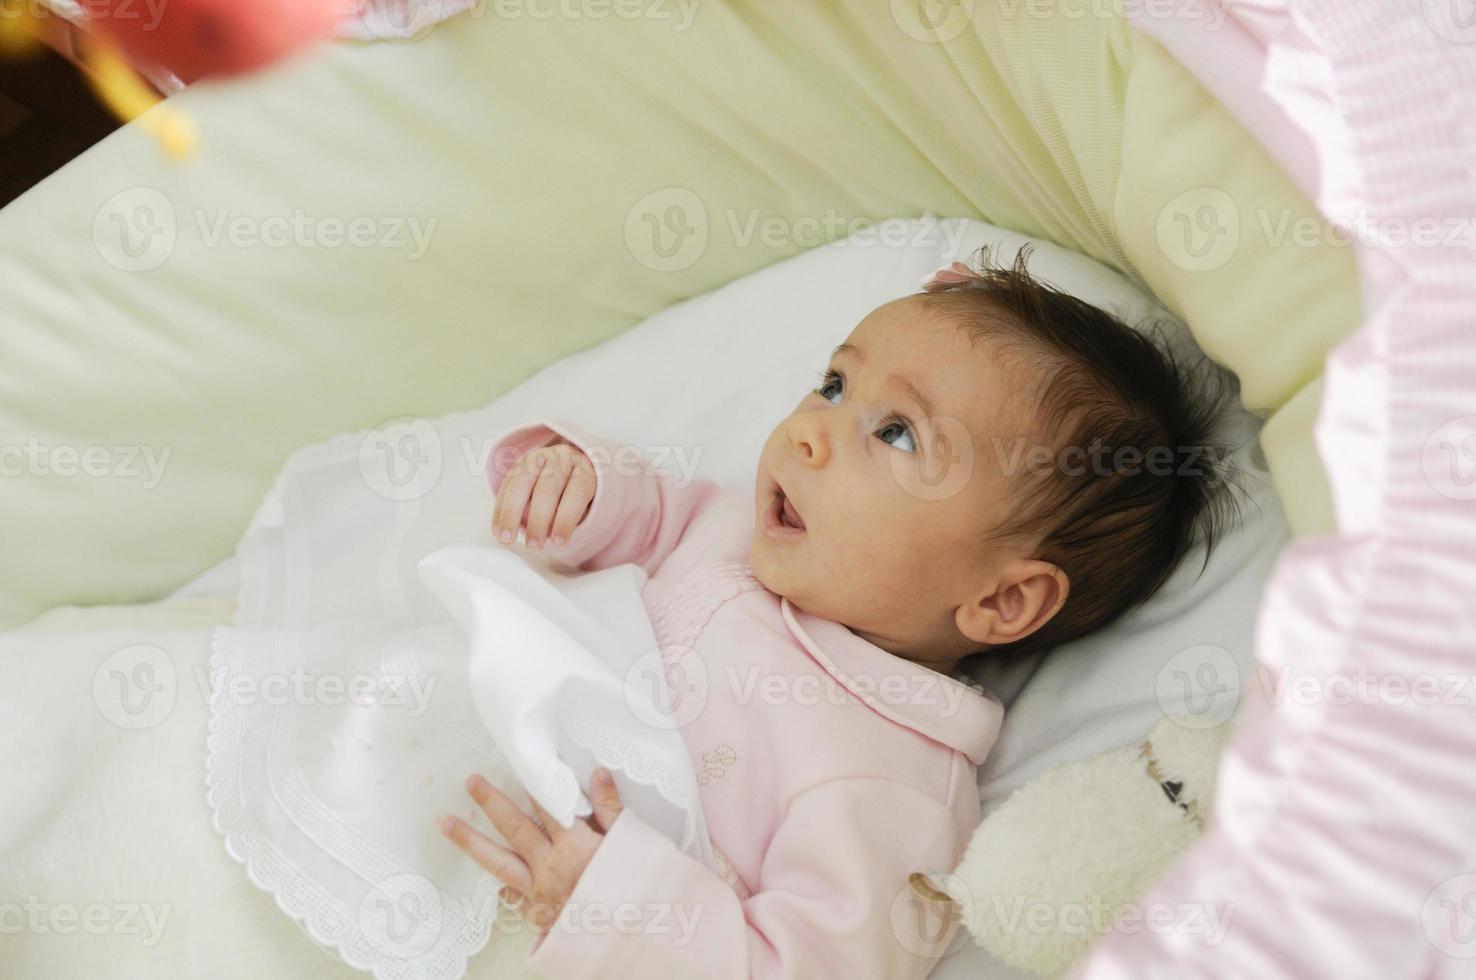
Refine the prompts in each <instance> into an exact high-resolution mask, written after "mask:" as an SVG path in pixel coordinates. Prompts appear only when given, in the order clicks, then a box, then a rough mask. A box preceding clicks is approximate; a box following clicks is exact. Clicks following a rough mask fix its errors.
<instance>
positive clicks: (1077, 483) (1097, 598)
mask: <svg viewBox="0 0 1476 980" xmlns="http://www.w3.org/2000/svg"><path fill="white" fill-rule="evenodd" d="M1029 255H1030V248H1029V246H1026V247H1024V248H1022V249H1020V251H1019V253H1018V255H1017V256H1016V258H1015V261H1014V265H1013V266H1012V267H1010V268H1003V267H999V266H997V265H994V264H992V263H991V259H990V254H989V250H988V248H984V249H980V250H979V252H978V253H976V256H975V259H974V261H973V262H972V263H971V266H972V268H973V270H974V272H975V273H976V274H977V276H978V279H977V280H975V281H971V282H970V283H968V285H967V286H956V287H952V288H946V289H945V290H944V291H941V292H928V293H924V294H923V296H922V302H923V303H924V304H926V306H927V307H928V308H931V309H933V310H936V311H939V312H943V313H946V314H949V315H952V316H954V317H956V318H957V319H958V321H959V322H960V324H961V325H963V326H966V327H968V328H969V329H970V330H971V331H972V333H973V335H974V337H975V338H976V339H977V338H980V337H988V338H989V339H990V340H992V341H993V342H994V343H993V351H994V352H995V353H996V354H998V355H1001V356H1006V357H1011V356H1013V357H1014V358H1015V359H1017V360H1018V362H1019V363H1020V364H1021V365H1025V364H1030V365H1039V364H1041V363H1042V362H1044V364H1045V368H1044V370H1043V371H1042V372H1041V374H1040V378H1041V380H1040V382H1039V385H1038V387H1037V389H1036V391H1037V395H1038V403H1037V405H1036V406H1035V412H1034V417H1035V418H1036V419H1038V420H1039V421H1038V426H1039V428H1038V434H1039V437H1040V438H1041V439H1042V440H1043V442H1044V444H1045V447H1044V448H1045V449H1047V450H1048V454H1049V456H1050V461H1049V463H1048V464H1044V465H1041V464H1037V465H1029V463H1028V459H1027V455H1028V453H1027V454H1021V455H1017V456H1014V457H1012V458H1013V459H1014V460H1015V461H1016V465H1019V466H1021V467H1022V468H1023V470H1024V477H1023V479H1020V480H1018V481H1017V482H1016V484H1015V487H1014V491H1013V493H1012V496H1011V499H1010V501H1009V502H1008V503H1009V516H1008V517H1007V518H1006V520H1005V521H1004V522H1003V523H1002V524H1001V525H1000V526H999V527H997V528H996V529H995V531H994V533H992V534H991V535H990V538H991V540H992V541H993V542H994V543H996V544H998V543H1000V542H1025V543H1027V544H1028V543H1031V542H1036V541H1038V542H1039V544H1038V545H1036V547H1035V550H1034V554H1033V557H1035V558H1038V559H1041V560H1044V561H1049V562H1051V563H1053V564H1055V565H1056V566H1057V567H1059V568H1060V569H1061V570H1062V571H1064V572H1065V573H1066V576H1067V578H1068V580H1069V583H1070V585H1069V588H1068V590H1067V596H1066V602H1065V603H1064V604H1063V605H1062V607H1061V609H1060V610H1058V611H1057V613H1056V615H1055V616H1054V617H1052V618H1051V619H1050V620H1049V621H1048V622H1046V623H1045V624H1044V625H1042V626H1041V627H1040V628H1039V629H1037V630H1036V631H1035V632H1034V633H1032V634H1030V635H1029V636H1027V637H1024V638H1023V639H1021V640H1017V641H1016V642H1014V643H1010V644H1004V645H1000V646H993V647H990V648H988V650H987V651H980V652H981V653H987V654H988V655H989V656H990V657H991V659H992V658H994V657H997V656H1000V655H1008V656H1010V657H1012V658H1013V657H1015V656H1024V655H1029V654H1033V653H1039V652H1043V651H1045V650H1048V649H1050V648H1052V647H1056V646H1059V645H1060V644H1062V643H1066V642H1068V641H1070V640H1074V639H1076V638H1078V637H1081V636H1085V635H1086V634H1088V633H1091V632H1093V631H1095V630H1098V629H1100V628H1102V627H1103V626H1106V625H1107V624H1109V623H1111V622H1113V621H1114V620H1116V619H1118V618H1119V617H1121V616H1122V615H1123V614H1125V613H1127V612H1128V611H1130V610H1132V609H1134V608H1135V607H1137V606H1139V605H1141V604H1142V603H1143V602H1145V601H1147V599H1148V598H1149V597H1150V596H1152V595H1153V594H1154V593H1155V592H1157V591H1158V589H1159V588H1160V587H1161V586H1162V585H1163V583H1164V582H1165V581H1166V580H1167V579H1168V578H1169V576H1170V574H1171V573H1172V572H1173V571H1174V569H1175V568H1176V567H1177V566H1178V565H1179V562H1180V560H1181V559H1182V558H1183V557H1184V555H1185V553H1186V552H1188V551H1189V549H1190V548H1191V547H1193V546H1194V544H1195V543H1196V542H1198V541H1203V542H1204V545H1205V562H1204V565H1201V567H1200V571H1199V573H1200V574H1203V573H1204V568H1205V566H1207V565H1208V563H1209V553H1210V550H1211V549H1213V547H1214V545H1215V542H1216V541H1217V540H1218V539H1219V538H1220V537H1222V536H1223V535H1224V534H1225V532H1226V531H1227V530H1228V527H1229V523H1230V521H1231V520H1233V519H1234V518H1235V517H1237V516H1238V514H1239V508H1238V505H1237V504H1236V502H1235V500H1234V498H1233V496H1231V495H1230V494H1229V490H1230V489H1231V488H1232V487H1237V484H1236V481H1235V478H1236V475H1237V474H1236V472H1235V470H1234V468H1233V467H1232V466H1231V462H1230V458H1229V456H1230V447H1227V446H1224V445H1219V444H1216V443H1215V442H1214V431H1215V428H1216V425H1217V423H1218V421H1219V420H1220V419H1221V417H1222V415H1223V412H1224V410H1225V408H1226V406H1227V404H1228V403H1229V400H1230V399H1232V398H1234V397H1235V396H1236V394H1237V393H1238V392H1237V391H1236V390H1235V388H1234V387H1232V380H1233V379H1232V378H1231V377H1230V376H1228V374H1227V373H1226V372H1223V371H1222V370H1221V369H1220V368H1218V367H1217V366H1215V365H1214V364H1213V363H1212V362H1210V361H1209V360H1208V359H1207V358H1204V357H1203V356H1202V355H1197V356H1196V355H1194V354H1192V353H1190V352H1189V351H1188V350H1187V349H1186V350H1182V351H1179V352H1176V351H1175V348H1174V345H1173V344H1172V343H1171V342H1169V341H1168V339H1167V338H1165V337H1164V336H1163V332H1164V331H1163V330H1162V325H1161V324H1159V323H1156V322H1154V323H1150V324H1147V325H1145V329H1143V330H1136V329H1134V328H1133V327H1130V326H1128V325H1127V324H1126V323H1124V322H1123V321H1122V320H1121V319H1119V318H1118V317H1116V316H1114V315H1112V314H1111V313H1108V312H1106V311H1105V310H1102V309H1099V308H1098V307H1096V306H1093V305H1092V304H1090V303H1087V302H1084V301H1082V300H1080V299H1077V298H1076V297H1075V296H1072V295H1070V294H1068V293H1064V292H1062V291H1060V290H1058V289H1056V288H1054V287H1052V286H1051V285H1049V284H1047V283H1045V282H1042V281H1041V280H1039V279H1037V278H1035V277H1034V276H1032V275H1031V274H1030V273H1029V272H1028V271H1027V269H1026V264H1027V261H1028V259H1029ZM1155 334H1156V335H1158V336H1157V339H1156V340H1155V337H1154V336H1153V335H1155ZM1076 450H1080V453H1079V454H1078V453H1077V452H1076ZM1104 454H1105V456H1104ZM1042 455H1043V454H1037V459H1041V458H1042ZM991 456H992V457H993V458H998V459H999V460H1000V462H1001V463H1004V462H1006V460H1007V458H1011V457H1010V452H1009V447H1004V451H1003V453H1002V454H1001V455H998V456H995V455H994V454H991ZM1077 459H1079V460H1080V463H1079V464H1077V463H1075V462H1073V461H1075V460H1077ZM977 655H978V654H975V655H974V656H977ZM970 659H972V657H969V658H965V660H964V663H965V664H967V663H968V662H969V660H970Z"/></svg>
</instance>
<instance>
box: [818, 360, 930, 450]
mask: <svg viewBox="0 0 1476 980" xmlns="http://www.w3.org/2000/svg"><path fill="white" fill-rule="evenodd" d="M832 387H835V388H842V387H844V384H843V381H842V379H841V376H840V375H839V374H836V373H835V372H834V371H824V372H822V373H821V375H820V384H819V385H818V386H817V387H816V388H815V394H817V395H819V396H820V397H821V398H824V399H825V400H826V401H828V402H830V403H831V404H832V405H833V404H835V401H834V399H833V398H832V396H831V395H828V394H826V391H827V390H829V389H830V388H832ZM837 394H839V392H837ZM883 433H892V438H894V439H896V440H897V441H896V442H893V441H891V439H888V438H887V436H886V435H884V434H883ZM877 437H878V438H879V439H881V441H882V442H885V443H886V444H887V445H889V446H892V447H893V448H895V449H900V450H902V451H903V452H905V453H915V452H917V440H916V439H914V438H913V435H912V426H910V425H908V424H907V423H906V422H905V421H903V420H902V419H901V418H899V417H898V416H896V415H892V416H889V417H888V418H887V420H886V422H884V423H883V424H882V427H881V428H880V429H878V430H877Z"/></svg>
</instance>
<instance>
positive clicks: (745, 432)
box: [176, 216, 1289, 810]
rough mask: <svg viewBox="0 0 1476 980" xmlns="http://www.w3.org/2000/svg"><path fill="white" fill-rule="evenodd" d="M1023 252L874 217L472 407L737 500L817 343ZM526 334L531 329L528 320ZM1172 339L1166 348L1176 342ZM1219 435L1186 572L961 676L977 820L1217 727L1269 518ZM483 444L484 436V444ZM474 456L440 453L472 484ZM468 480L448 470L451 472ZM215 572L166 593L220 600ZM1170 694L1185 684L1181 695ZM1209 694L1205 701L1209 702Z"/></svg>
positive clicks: (1246, 644)
mask: <svg viewBox="0 0 1476 980" xmlns="http://www.w3.org/2000/svg"><path fill="white" fill-rule="evenodd" d="M1026 241H1027V239H1026V238H1024V237H1023V236H1021V235H1019V234H1016V233H1014V232H1009V231H1005V230H1003V229H1000V228H996V227H993V226H991V225H986V224H983V223H981V222H977V221H971V220H965V219H945V220H938V219H935V218H932V217H930V216H925V217H923V218H921V219H889V220H887V221H884V222H879V223H878V224H877V225H874V226H872V227H871V228H869V229H866V230H863V231H861V232H858V233H857V234H855V235H853V236H852V237H851V238H850V239H847V240H846V241H843V242H839V243H836V244H834V245H828V246H822V247H819V248H816V249H813V250H811V251H809V252H806V253H804V254H802V255H798V256H795V257H794V258H791V259H787V260H785V261H783V262H779V263H776V264H775V265H772V266H770V267H768V268H766V269H763V270H761V271H759V272H757V273H754V274H752V275H750V276H747V277H745V278H743V279H739V280H737V281H735V282H733V283H730V284H728V285H726V286H724V287H722V288H720V289H717V290H714V291H712V292H710V293H706V294H703V295H701V296H697V297H694V298H692V299H690V300H687V301H685V302H683V303H680V304H678V305H676V306H673V307H671V308H669V309H667V310H664V311H662V312H661V313H659V314H657V315H655V316H653V317H651V318H649V319H648V320H646V321H645V322H644V323H642V324H640V325H639V326H637V327H635V328H632V329H631V330H629V331H627V332H626V333H623V334H621V335H619V336H617V337H615V338H613V339H611V340H609V341H607V342H605V343H603V344H601V345H599V346H597V347H593V348H590V349H588V350H585V351H582V352H580V353H578V354H575V355H573V356H571V357H567V358H564V359H563V360H561V361H559V362H557V363H555V364H552V365H550V366H549V367H548V368H546V369H544V370H543V371H542V372H540V373H539V374H537V375H535V376H534V377H532V378H530V379H529V380H528V381H526V382H525V383H523V384H522V385H520V386H519V387H517V388H516V389H514V390H513V391H511V392H508V393H507V394H506V395H504V396H503V397H502V398H500V399H498V400H496V401H494V402H493V403H492V404H491V405H489V406H488V408H486V409H482V410H480V411H482V412H486V413H488V418H489V420H493V419H495V420H496V424H497V425H510V424H512V423H513V422H515V421H519V420H522V419H525V418H530V417H533V416H538V415H552V416H555V417H566V418H570V419H573V420H576V421H579V422H580V423H581V424H583V425H585V426H586V427H587V428H589V429H590V430H591V431H593V432H596V433H598V434H600V435H603V436H606V437H608V438H611V439H613V440H615V441H618V442H622V443H627V444H630V445H634V446H641V447H648V448H649V449H650V450H651V451H652V452H663V451H668V449H671V450H674V451H675V452H676V453H681V454H683V455H682V457H681V458H673V459H671V460H670V461H669V462H668V465H670V466H674V467H682V466H686V465H689V464H690V465H695V466H696V467H697V475H698V476H701V477H707V478H710V479H713V480H716V481H717V482H719V483H720V484H723V485H724V486H726V487H728V488H729V489H732V490H736V491H748V490H751V489H752V488H753V475H754V467H755V465H756V463H757V460H758V457H759V451H760V448H761V447H762V445H763V442H764V439H765V438H766V436H767V435H768V433H769V432H770V430H771V429H772V428H773V426H774V425H775V423H776V422H777V421H778V420H779V419H780V418H782V417H783V416H784V415H786V414H787V413H788V412H789V411H790V410H792V409H793V407H794V405H795V403H796V402H797V401H798V400H799V399H800V397H801V396H802V395H803V394H804V393H805V391H807V390H808V389H809V388H810V387H811V386H813V385H814V384H815V382H816V380H817V375H818V374H819V372H820V371H821V370H823V369H824V368H825V366H826V364H827V359H828V356H829V353H830V350H831V348H833V347H834V346H835V345H836V344H837V343H839V342H840V341H841V340H843V339H844V338H845V336H846V335H847V334H848V333H849V332H850V331H851V329H852V328H853V327H854V326H855V325H856V323H857V322H858V321H859V320H860V319H861V318H862V317H863V316H865V315H866V314H867V313H869V312H870V311H871V310H872V309H874V308H875V307H876V306H878V305H880V304H881V303H883V302H886V301H888V300H891V299H895V298H896V297H898V296H902V295H906V294H908V293H912V292H915V291H917V289H918V285H919V282H920V280H921V278H922V277H923V276H924V275H925V274H927V273H929V272H932V271H933V270H935V269H936V268H938V267H939V266H941V265H944V264H946V263H947V262H949V261H951V260H953V259H965V258H967V257H968V256H970V255H971V254H972V253H973V252H974V251H975V250H976V249H977V248H978V247H979V246H980V245H984V244H989V245H990V246H991V247H992V248H993V249H994V251H995V255H996V257H997V259H998V260H999V261H1000V262H1003V263H1008V262H1009V261H1011V260H1012V259H1013V258H1014V255H1015V252H1016V251H1017V250H1018V248H1019V247H1020V245H1022V244H1024V243H1025V242H1026ZM1033 244H1034V246H1035V250H1034V255H1033V257H1032V259H1031V262H1030V269H1031V271H1032V272H1033V273H1034V274H1036V275H1037V276H1039V277H1040V278H1042V279H1045V280H1047V281H1049V282H1051V283H1053V284H1054V285H1056V286H1057V287H1058V288H1060V289H1063V290H1066V291H1068V292H1070V293H1073V294H1074V295H1076V296H1078V297H1080V298H1082V299H1084V300H1087V301H1088V302H1091V303H1094V304H1096V305H1098V306H1101V307H1103V308H1105V309H1108V310H1111V311H1112V312H1114V313H1116V314H1117V315H1118V316H1120V317H1122V318H1123V319H1124V320H1126V321H1127V322H1128V323H1131V324H1138V323H1140V322H1144V321H1145V320H1147V319H1148V318H1150V317H1152V318H1158V319H1160V320H1163V321H1165V322H1172V318H1171V317H1169V315H1168V314H1167V313H1166V312H1165V311H1164V310H1163V309H1162V308H1161V307H1160V306H1158V304H1157V303H1156V302H1154V301H1153V299H1152V298H1151V297H1150V296H1148V295H1147V294H1145V293H1144V292H1143V291H1141V290H1139V289H1137V288H1136V287H1134V286H1133V285H1131V284H1129V283H1128V282H1127V281H1126V280H1125V279H1124V278H1122V277H1121V276H1120V275H1118V274H1117V273H1115V272H1113V271H1112V270H1110V269H1108V268H1107V267H1106V266H1103V265H1101V264H1100V263H1098V262H1095V261H1093V260H1091V259H1088V258H1086V257H1085V256H1082V255H1079V254H1077V253H1075V252H1070V251H1067V250H1065V249H1063V248H1060V247H1058V246H1055V245H1051V244H1049V243H1047V242H1034V243H1033ZM529 329H540V327H539V326H538V325H530V326H529ZM1188 336H1189V335H1188V331H1187V330H1182V329H1180V330H1179V332H1178V333H1177V334H1176V343H1179V344H1192V343H1193V342H1192V340H1189V339H1188ZM1225 425H1226V428H1225V433H1224V434H1225V436H1226V438H1228V439H1231V440H1233V442H1232V444H1236V445H1241V444H1243V448H1242V449H1241V450H1240V451H1239V452H1238V453H1237V454H1236V456H1235V457H1234V458H1235V459H1236V460H1237V461H1239V462H1240V463H1242V464H1243V468H1244V471H1245V479H1244V483H1245V484H1246V485H1247V488H1248V489H1251V490H1253V491H1254V499H1255V501H1256V505H1253V506H1248V507H1246V508H1245V514H1244V521H1243V524H1242V525H1241V526H1240V527H1238V528H1237V529H1236V530H1235V531H1234V533H1232V534H1231V535H1229V536H1227V537H1226V538H1225V539H1224V540H1223V541H1222V542H1221V544H1220V545H1218V546H1217V547H1216V549H1215V552H1214V554H1213V556H1212V557H1211V559H1210V562H1209V566H1208V568H1207V569H1206V570H1205V572H1204V574H1203V576H1202V577H1199V578H1197V579H1196V578H1195V575H1196V574H1197V573H1198V571H1199V567H1200V563H1201V560H1202V552H1201V551H1195V552H1191V554H1190V555H1189V557H1188V559H1186V561H1185V562H1184V564H1183V566H1182V567H1180V568H1179V569H1178V571H1177V573H1176V574H1175V575H1174V576H1173V577H1172V578H1171V580H1170V581H1169V582H1168V583H1167V584H1166V585H1165V587H1164V588H1163V589H1162V590H1161V591H1160V592H1159V593H1158V595H1157V596H1155V597H1154V598H1153V599H1151V600H1150V601H1149V602H1148V603H1146V604H1145V605H1144V606H1143V607H1142V608H1141V609H1139V610H1137V611H1136V612H1134V613H1131V614H1129V615H1128V616H1127V617H1125V618H1124V619H1122V620H1121V621H1119V622H1118V623H1116V624H1114V625H1113V626H1111V627H1109V628H1107V629H1105V630H1102V631H1100V632H1098V633H1097V634H1094V635H1093V636H1091V637H1088V638H1086V639H1083V640H1080V641H1078V642H1076V643H1072V644H1069V645H1067V646H1064V647H1062V648H1060V649H1058V650H1056V651H1054V652H1053V653H1052V654H1050V655H1049V656H1047V657H1046V658H1044V660H1043V661H1037V662H1035V663H1027V664H1020V665H1017V666H1016V667H1014V668H1012V669H1009V670H999V669H997V668H996V667H995V666H993V665H990V664H988V663H987V662H986V663H983V664H981V665H979V666H978V667H977V669H973V670H971V674H973V675H974V676H975V677H976V678H977V679H978V680H980V681H982V682H984V683H985V684H987V685H989V686H990V687H991V688H992V689H993V690H995V692H996V693H997V694H998V695H999V696H1000V698H1001V699H1002V700H1003V701H1004V702H1005V704H1006V705H1007V706H1008V708H1009V710H1008V711H1007V713H1006V716H1005V721H1004V728H1003V731H1002V733H1001V737H1000V740H999V743H998V744H997V745H996V747H995V749H994V751H993V752H992V753H991V755H990V757H989V759H988V761H987V762H986V763H985V765H984V767H983V768H982V770H981V772H980V784H981V789H982V792H983V794H984V800H985V807H986V810H988V809H990V808H992V806H993V805H994V804H997V803H998V802H999V801H1000V800H1001V799H1003V797H1004V796H1006V795H1008V793H1009V792H1011V791H1012V790H1014V789H1015V788H1017V787H1018V786H1020V785H1021V784H1022V783H1024V782H1026V781H1028V780H1029V779H1030V778H1032V777H1033V776H1034V775H1036V774H1038V773H1040V772H1042V771H1043V770H1045V769H1046V768H1049V767H1051V766H1054V765H1058V764H1060V763H1062V762H1066V761H1070V760H1073V759H1080V758H1084V757H1086V756H1089V755H1092V754H1094V753H1096V752H1098V751H1102V750H1105V749H1108V748H1113V747H1116V746H1118V745H1122V744H1126V743H1128V742H1132V741H1136V740H1138V739H1141V738H1143V737H1145V736H1146V735H1147V734H1148V731H1149V729H1151V728H1152V727H1153V724H1154V723H1155V722H1156V721H1157V720H1158V719H1159V718H1160V717H1162V716H1163V714H1164V713H1166V712H1167V713H1172V714H1192V713H1193V712H1194V710H1195V709H1196V708H1198V709H1200V714H1199V715H1198V717H1202V718H1204V719H1205V720H1206V721H1207V722H1210V721H1218V720H1222V719H1223V718H1224V717H1225V714H1226V712H1227V711H1228V710H1229V709H1231V708H1233V706H1234V701H1235V692H1236V690H1237V689H1238V687H1239V680H1240V678H1242V677H1249V672H1250V669H1251V664H1252V662H1253V660H1252V655H1251V649H1252V647H1251V637H1252V628H1253V624H1254V618H1255V612H1256V609H1257V606H1258V604H1259V601H1260V596H1261V591H1262V589H1263V586H1264V584H1265V581H1266V577H1267V575H1268V574H1269V572H1270V569H1271V564H1272V562H1273V560H1274V558H1275V556H1276V553H1277V551H1278V550H1279V549H1280V547H1281V545H1282V544H1283V543H1285V541H1286V540H1287V539H1288V537H1289V534H1288V531H1287V526H1286V522H1285V520H1284V518H1283V516H1282V512H1281V507H1280V505H1279V504H1278V503H1277V500H1276V497H1275V494H1274V492H1273V491H1272V489H1271V487H1270V482H1269V479H1267V477H1266V474H1265V469H1264V460H1263V459H1262V458H1261V457H1260V453H1259V450H1258V448H1257V447H1256V446H1255V434H1256V433H1257V432H1258V431H1259V427H1260V422H1259V420H1258V419H1256V418H1255V416H1253V415H1251V414H1250V413H1248V412H1245V411H1243V410H1240V409H1238V408H1237V409H1236V410H1235V411H1234V412H1233V413H1231V416H1230V417H1229V418H1227V419H1226V423H1225ZM492 434H494V433H492V432H489V437H490V436H491V435H492ZM483 448H485V447H466V446H462V447H450V446H448V447H444V449H445V460H446V461H445V463H444V465H447V466H458V467H460V466H463V465H465V466H468V467H469V468H470V471H471V472H470V475H471V476H473V477H475V476H476V475H477V474H476V472H475V469H476V463H477V462H478V461H479V459H480V457H479V455H478V453H479V452H480V451H481V450H482V449H483ZM466 475H468V474H459V476H466ZM233 587H234V582H233V576H232V575H231V574H230V572H229V569H215V570H212V571H211V572H207V573H206V575H205V576H202V578H201V579H200V580H197V582H196V583H195V584H192V585H191V586H186V587H185V588H184V589H181V590H180V591H179V592H178V593H176V594H178V595H197V594H202V593H212V592H214V593H219V594H228V593H229V592H230V591H231V590H232V589H233ZM1186 684H1187V685H1188V686H1187V687H1186V686H1185V685H1186ZM1216 692H1219V693H1218V694H1217V693H1216Z"/></svg>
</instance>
